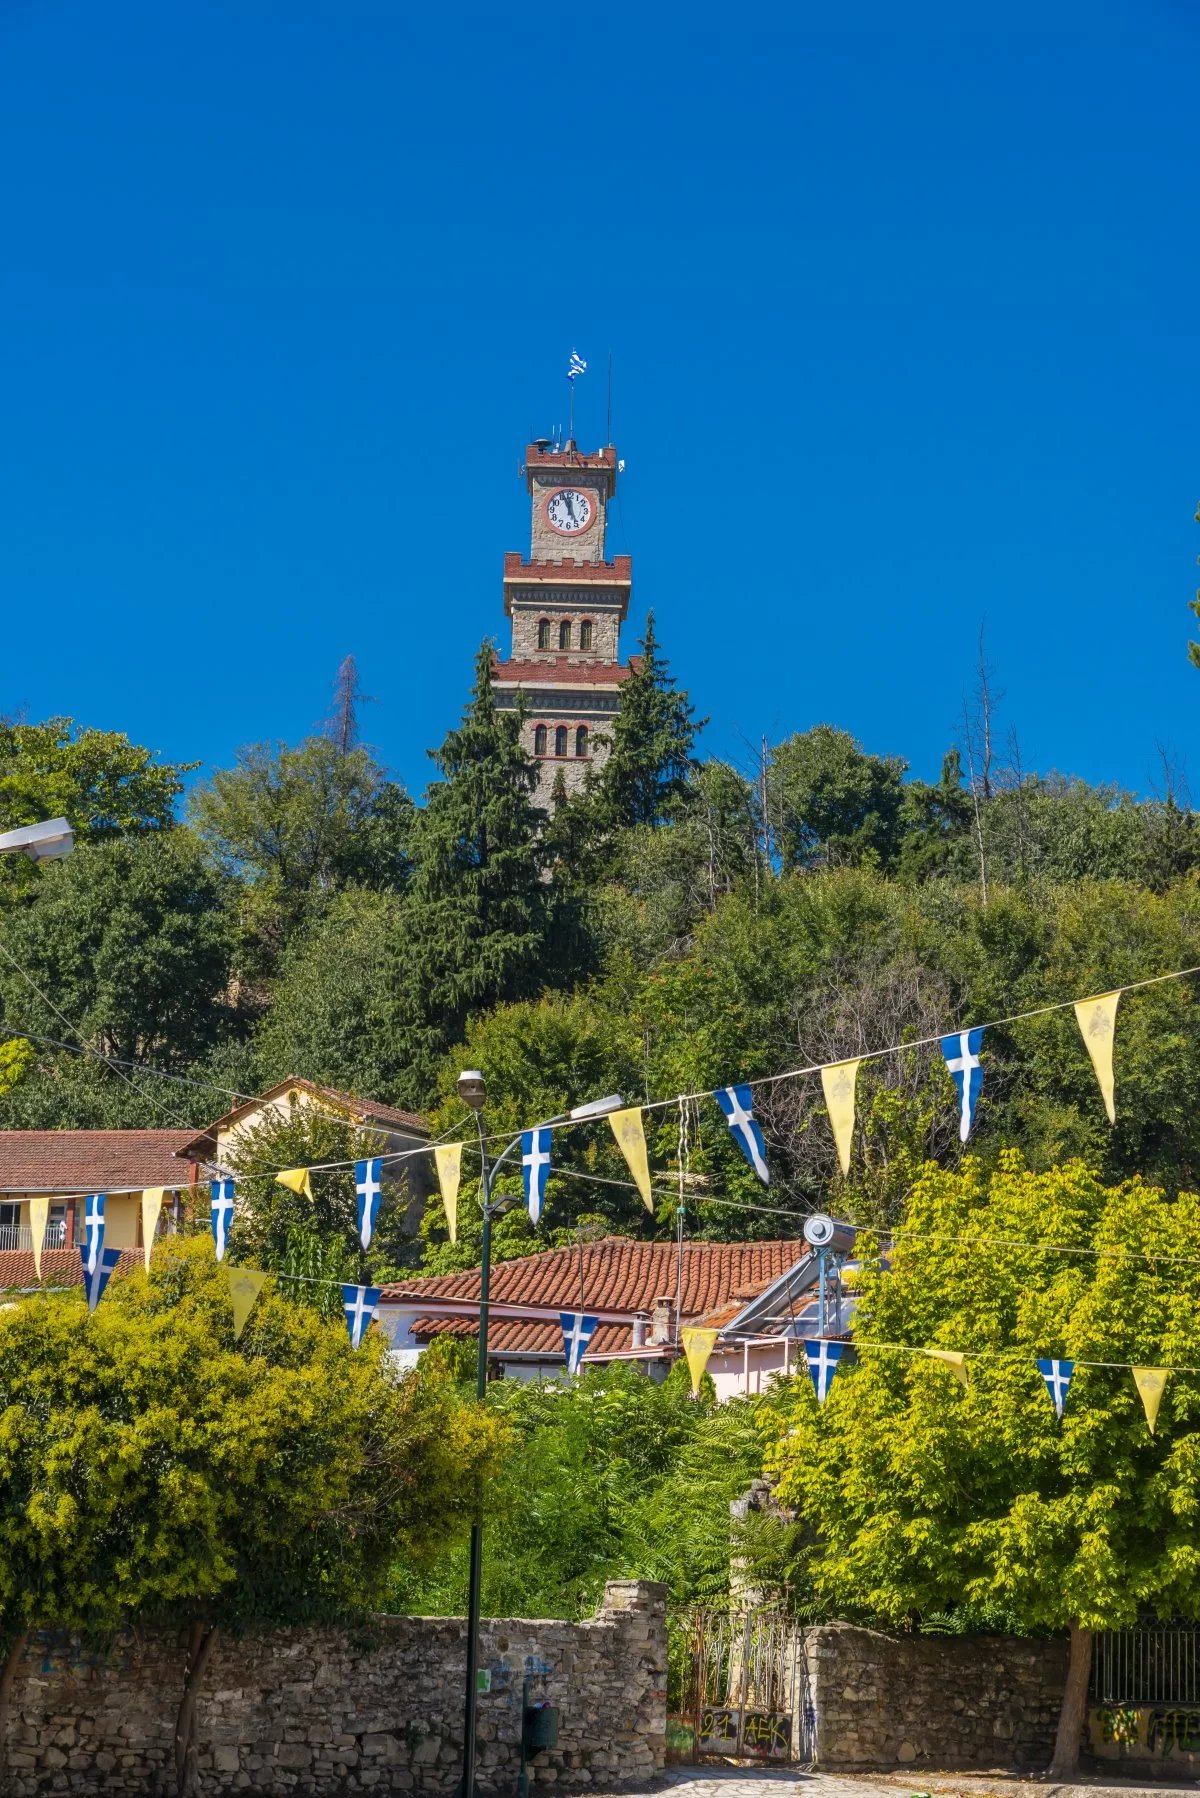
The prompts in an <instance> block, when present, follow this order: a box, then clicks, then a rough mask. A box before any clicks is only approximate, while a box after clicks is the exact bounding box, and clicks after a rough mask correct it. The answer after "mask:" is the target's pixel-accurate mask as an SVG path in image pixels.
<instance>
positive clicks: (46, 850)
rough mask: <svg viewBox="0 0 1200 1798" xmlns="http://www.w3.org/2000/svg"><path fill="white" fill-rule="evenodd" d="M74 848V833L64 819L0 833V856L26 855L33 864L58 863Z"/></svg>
mask: <svg viewBox="0 0 1200 1798" xmlns="http://www.w3.org/2000/svg"><path fill="white" fill-rule="evenodd" d="M74 847H75V832H74V831H73V830H72V829H71V826H70V824H69V823H68V822H67V820H66V819H65V818H51V819H49V821H48V822H47V823H45V824H23V825H22V826H21V828H20V829H19V830H6V831H3V832H0V855H27V856H28V857H29V859H30V861H34V862H52V861H58V860H60V859H61V857H62V856H64V855H70V853H71V851H72V849H73V848H74Z"/></svg>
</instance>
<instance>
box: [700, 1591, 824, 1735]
mask: <svg viewBox="0 0 1200 1798" xmlns="http://www.w3.org/2000/svg"><path fill="white" fill-rule="evenodd" d="M669 1627H670V1636H669V1662H668V1668H669V1674H668V1697H667V1709H668V1717H667V1740H668V1747H669V1748H670V1749H671V1750H672V1752H673V1753H674V1755H675V1756H676V1757H677V1758H680V1759H687V1760H698V1759H699V1758H700V1757H702V1756H719V1757H723V1758H726V1759H733V1760H741V1759H747V1760H771V1761H799V1762H802V1763H807V1762H811V1760H812V1755H813V1741H814V1736H815V1719H814V1714H813V1706H812V1700H811V1695H810V1692H809V1684H808V1666H807V1658H806V1652H805V1642H804V1630H803V1628H802V1627H801V1625H800V1624H798V1623H797V1622H795V1620H794V1619H793V1618H790V1617H786V1616H784V1615H783V1614H782V1613H780V1612H778V1611H770V1610H758V1611H713V1610H703V1609H700V1610H694V1611H686V1612H677V1613H674V1614H673V1615H672V1616H671V1618H670V1619H669Z"/></svg>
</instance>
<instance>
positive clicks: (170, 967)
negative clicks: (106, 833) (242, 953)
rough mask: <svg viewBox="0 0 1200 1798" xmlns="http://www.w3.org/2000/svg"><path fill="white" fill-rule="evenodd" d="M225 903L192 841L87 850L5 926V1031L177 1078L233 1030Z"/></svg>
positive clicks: (160, 835) (44, 883)
mask: <svg viewBox="0 0 1200 1798" xmlns="http://www.w3.org/2000/svg"><path fill="white" fill-rule="evenodd" d="M227 897H228V895H227V888H226V883H225V882H224V880H223V879H222V878H221V877H220V876H218V875H217V874H215V873H214V872H213V871H212V870H211V869H210V868H209V867H208V866H207V864H206V860H205V857H204V855H203V852H202V851H201V849H200V846H199V844H198V843H196V841H195V839H194V838H192V837H191V836H190V835H189V834H188V833H187V832H185V831H181V830H175V831H162V832H153V833H148V834H146V835H144V836H141V837H137V836H129V837H123V838H118V839H115V840H113V841H111V842H106V843H85V844H82V845H80V847H78V848H77V849H76V850H75V852H74V854H72V855H71V856H69V857H68V858H67V859H66V860H65V861H62V862H58V863H56V864H54V865H52V866H51V867H49V868H47V869H46V871H45V874H44V876H43V878H42V880H41V881H40V882H39V883H38V885H37V886H36V888H35V889H34V890H33V891H32V893H31V894H30V895H29V896H28V897H27V898H26V899H25V900H23V901H22V902H21V903H20V904H19V905H18V906H17V907H15V908H13V909H11V910H10V911H8V912H7V913H6V914H4V915H3V916H2V917H0V950H3V951H4V953H2V954H0V999H2V1001H3V1006H4V1017H5V1021H6V1022H7V1023H9V1024H11V1025H12V1026H14V1027H15V1028H17V1029H26V1030H29V1031H31V1032H34V1033H35V1034H38V1035H41V1036H46V1037H55V1038H59V1039H65V1040H66V1041H68V1042H70V1041H76V1040H78V1041H81V1042H84V1043H87V1044H88V1045H90V1046H91V1047H92V1048H94V1049H96V1050H98V1051H99V1052H100V1053H101V1054H104V1055H109V1056H113V1057H117V1058H119V1059H122V1060H126V1061H151V1062H157V1063H159V1064H160V1065H162V1066H163V1067H165V1068H167V1069H175V1070H177V1069H180V1068H182V1067H183V1066H185V1065H186V1063H187V1062H188V1061H189V1060H190V1059H191V1058H193V1057H194V1056H197V1055H200V1054H202V1053H203V1052H205V1050H207V1049H208V1048H209V1047H210V1046H211V1045H212V1044H213V1043H214V1042H215V1041H216V1039H217V1037H218V1035H219V1034H220V1032H221V1030H222V1028H223V1027H224V1026H225V1025H226V1024H227V1022H228V1012H227V1011H226V1009H225V1007H224V1006H223V1004H222V995H223V993H224V990H225V987H226V985H227V983H228V979H229V973H230V963H231V951H232V939H231V930H230V921H229V914H228V910H227ZM66 1020H69V1022H67V1021H66Z"/></svg>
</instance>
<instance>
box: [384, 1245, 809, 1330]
mask: <svg viewBox="0 0 1200 1798" xmlns="http://www.w3.org/2000/svg"><path fill="white" fill-rule="evenodd" d="M807 1252H808V1249H807V1244H805V1243H804V1242H802V1241H792V1242H685V1243H684V1245H683V1306H682V1309H683V1317H682V1322H684V1323H686V1322H688V1321H689V1320H695V1319H696V1318H699V1317H706V1316H707V1315H708V1314H709V1313H710V1312H712V1311H716V1310H719V1309H727V1308H728V1306H729V1303H730V1300H731V1299H732V1298H733V1295H734V1294H735V1293H746V1294H748V1295H749V1296H751V1297H757V1295H758V1294H759V1293H760V1292H761V1291H763V1289H764V1288H765V1287H767V1286H769V1285H770V1283H771V1281H772V1280H777V1279H778V1278H779V1276H780V1275H781V1274H784V1273H786V1272H787V1270H788V1268H790V1267H794V1266H795V1265H796V1263H797V1262H798V1261H799V1260H801V1259H802V1257H803V1256H804V1255H805V1254H806V1253H807ZM678 1265H679V1250H678V1247H677V1245H676V1244H675V1243H673V1242H632V1241H630V1240H629V1239H628V1238H626V1237H622V1236H608V1237H605V1238H604V1240H603V1241H602V1242H593V1243H585V1245H584V1249H583V1280H582V1285H581V1282H580V1274H579V1249H578V1248H577V1247H571V1248H566V1249H549V1250H547V1251H546V1252H545V1253H544V1254H540V1255H527V1256H525V1257H523V1258H522V1259H520V1260H517V1261H501V1262H498V1263H497V1264H496V1265H495V1266H494V1267H493V1268H492V1277H491V1283H490V1290H489V1296H490V1298H491V1300H492V1301H493V1302H495V1303H497V1304H501V1303H507V1304H525V1305H551V1306H553V1307H554V1308H555V1309H557V1310H562V1311H577V1310H578V1309H579V1307H580V1305H581V1303H582V1304H583V1306H584V1308H585V1309H586V1308H591V1307H594V1308H595V1309H596V1310H598V1311H624V1312H627V1313H628V1314H629V1316H630V1318H631V1319H632V1317H633V1314H634V1312H635V1311H644V1312H649V1311H650V1310H651V1308H652V1306H653V1304H654V1301H655V1299H656V1298H661V1297H666V1298H670V1299H672V1300H673V1299H674V1297H675V1290H676V1281H677V1277H678ZM422 1298H426V1299H452V1298H457V1299H470V1300H474V1301H476V1302H478V1299H479V1269H478V1268H471V1269H469V1270H468V1271H466V1272H463V1273H459V1274H436V1275H432V1276H427V1277H425V1278H424V1279H412V1280H397V1281H395V1282H394V1283H393V1284H392V1285H390V1286H385V1287H384V1288H383V1294H382V1301H381V1302H382V1303H383V1304H385V1305H386V1304H387V1303H388V1302H389V1301H391V1302H392V1303H396V1302H398V1301H404V1300H409V1299H414V1300H415V1299H422ZM740 1308H741V1307H740V1306H735V1307H734V1308H733V1311H732V1312H730V1315H731V1316H733V1315H736V1313H737V1311H738V1310H739V1309H740ZM412 1328H413V1334H414V1335H416V1336H418V1337H420V1338H422V1339H427V1338H429V1337H431V1336H439V1335H452V1336H476V1335H478V1333H479V1326H478V1323H477V1322H475V1321H474V1320H472V1319H467V1318H432V1317H424V1318H419V1319H418V1320H417V1321H416V1322H415V1323H414V1324H413V1326H412ZM630 1342H631V1330H630V1326H629V1325H628V1324H618V1323H601V1324H599V1325H597V1328H596V1332H595V1334H594V1336H593V1337H592V1340H591V1343H590V1345H589V1350H588V1353H589V1354H590V1355H591V1357H592V1358H593V1359H601V1358H603V1357H604V1356H605V1355H611V1354H620V1353H627V1352H628V1350H629V1348H630ZM488 1348H489V1352H491V1353H494V1354H504V1353H508V1354H519V1353H525V1354H530V1353H536V1354H542V1353H545V1354H550V1355H559V1356H560V1355H561V1353H562V1332H561V1330H560V1328H559V1326H558V1324H557V1323H548V1322H544V1321H542V1320H540V1319H535V1318H530V1319H528V1320H525V1319H497V1320H496V1321H495V1322H494V1323H493V1324H492V1325H491V1326H490V1328H489V1330H488Z"/></svg>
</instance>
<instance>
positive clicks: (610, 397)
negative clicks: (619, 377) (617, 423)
mask: <svg viewBox="0 0 1200 1798" xmlns="http://www.w3.org/2000/svg"><path fill="white" fill-rule="evenodd" d="M608 447H609V449H611V448H612V351H611V350H609V352H608Z"/></svg>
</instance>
